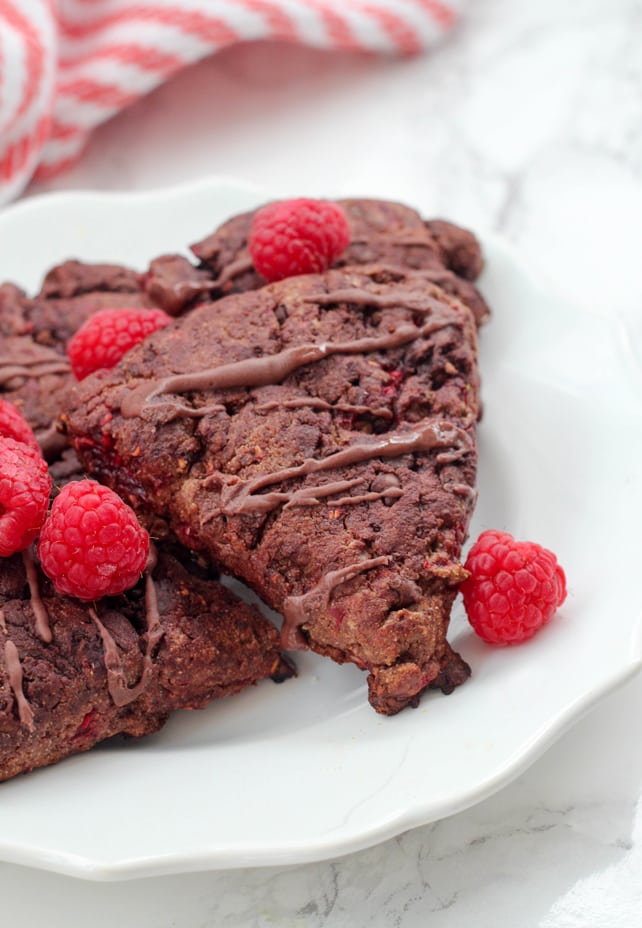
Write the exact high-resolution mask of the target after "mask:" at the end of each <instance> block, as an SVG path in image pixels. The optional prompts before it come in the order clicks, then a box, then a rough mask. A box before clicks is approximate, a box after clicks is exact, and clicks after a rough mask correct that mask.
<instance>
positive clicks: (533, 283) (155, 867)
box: [0, 175, 642, 882]
mask: <svg viewBox="0 0 642 928" xmlns="http://www.w3.org/2000/svg"><path fill="white" fill-rule="evenodd" d="M221 187H223V188H226V189H228V190H229V189H234V190H238V191H239V192H242V193H243V194H249V195H252V196H256V197H257V199H258V198H263V199H265V200H267V199H269V196H270V195H269V193H268V191H266V190H265V189H263V188H261V187H258V186H257V185H255V184H252V183H248V182H245V181H243V180H239V179H238V178H235V177H232V176H229V175H217V176H212V177H208V178H199V179H196V180H192V181H188V182H185V183H181V184H176V185H172V186H168V187H162V186H159V187H154V188H150V189H146V190H134V191H127V190H122V191H104V190H91V189H79V190H70V191H67V190H61V191H52V192H46V193H39V194H36V195H33V196H29V197H27V198H25V199H22V200H19V201H18V202H17V203H14V204H11V205H10V206H8V207H7V208H5V209H4V210H2V211H0V230H1V229H2V228H3V227H4V226H5V225H10V224H11V223H12V222H13V221H14V219H15V217H16V216H23V215H26V216H27V218H29V214H30V213H34V214H37V213H38V211H40V210H43V209H45V210H47V211H49V210H51V209H55V208H56V207H57V206H64V205H65V204H74V203H75V202H76V201H77V204H78V205H85V206H87V205H89V201H92V200H93V201H94V202H98V201H100V202H101V204H107V205H108V206H109V205H110V204H114V205H118V204H120V203H122V202H123V201H128V202H131V201H132V200H136V201H138V203H140V204H144V202H145V201H150V202H154V201H157V200H158V199H159V198H173V197H178V198H181V197H184V196H191V195H194V194H197V193H198V192H199V191H205V190H207V191H209V192H212V191H215V190H216V189H221ZM476 234H477V235H478V237H479V238H480V239H481V241H482V244H486V243H488V244H490V245H491V246H492V249H493V250H494V251H496V252H497V253H499V254H501V255H503V256H504V257H505V258H506V259H507V260H508V261H509V262H510V264H511V266H512V267H513V268H514V269H515V271H516V272H517V273H518V274H519V276H520V277H522V278H523V279H524V280H525V281H527V282H528V284H529V286H530V287H532V288H534V289H535V290H537V291H540V292H543V293H545V294H546V295H547V297H549V298H550V299H553V300H556V301H557V302H558V303H560V304H561V305H563V306H564V307H566V309H567V310H568V311H569V312H572V313H583V314H586V315H587V316H594V317H595V316H597V315H599V314H596V313H594V312H591V310H589V309H588V308H586V307H579V306H577V305H575V304H573V303H572V302H570V301H569V300H568V297H567V296H565V295H562V294H561V293H559V291H558V290H557V289H556V288H555V286H554V285H553V284H552V283H551V281H550V280H547V279H546V278H545V277H544V278H543V277H542V275H541V274H539V273H538V274H537V275H536V274H535V271H534V268H533V267H531V266H529V265H528V263H527V262H525V261H524V260H523V258H522V257H521V255H519V254H518V253H517V250H516V249H515V248H514V246H513V245H511V244H510V243H509V242H507V241H506V240H505V239H503V238H502V237H500V236H498V235H496V234H494V233H493V232H491V231H489V230H484V229H480V228H479V227H477V228H476ZM614 318H615V321H616V322H617V321H618V317H617V313H616V314H615V315H614ZM625 335H626V333H625ZM482 375H483V372H482ZM640 670H642V610H641V611H640V612H639V613H638V615H637V619H632V629H631V639H630V649H629V661H628V662H627V663H623V664H622V666H621V667H620V668H619V669H618V671H617V672H613V673H612V674H611V675H610V676H609V677H608V678H607V679H605V680H603V681H601V685H600V686H599V687H593V688H590V689H587V690H585V691H584V692H583V693H581V694H580V695H579V696H577V697H576V698H575V699H574V700H573V701H572V702H571V703H570V704H569V705H568V706H566V707H565V709H564V710H563V711H561V712H559V713H557V715H556V716H555V718H554V719H553V720H552V721H551V722H550V723H549V724H548V725H546V726H544V727H543V728H541V730H539V731H538V732H535V733H534V734H533V735H532V736H531V738H530V739H529V740H527V741H526V742H524V744H523V746H522V749H521V750H520V751H518V752H517V753H516V754H515V755H513V756H512V757H509V758H508V759H507V760H505V761H504V763H503V764H501V765H499V767H498V769H497V770H496V771H495V772H494V773H493V774H492V775H491V776H488V777H486V779H485V780H483V781H482V782H480V783H477V784H475V785H474V786H473V787H471V788H470V790H468V791H467V792H466V793H465V794H461V795H460V797H459V800H458V801H457V802H451V803H450V805H449V806H447V807H444V808H442V809H441V810H440V811H437V812H436V813H435V810H434V809H433V810H432V811H427V810H428V809H430V808H431V806H430V804H429V803H428V804H425V805H423V806H418V805H415V806H413V807H412V808H406V809H405V810H404V811H402V812H397V813H395V814H392V815H389V816H388V817H386V818H384V819H383V820H381V821H377V823H376V824H375V825H373V826H372V828H371V829H363V828H361V829H360V830H359V832H358V833H357V834H352V835H351V836H347V837H346V836H343V837H342V838H340V839H339V840H336V839H332V838H331V837H328V836H327V835H326V836H323V838H322V839H320V838H318V837H317V838H316V839H315V840H313V841H312V842H309V841H308V842H306V843H305V844H292V843H291V844H288V845H282V846H280V847H276V846H275V847H272V848H271V849H269V850H266V849H265V848H260V849H258V850H257V849H256V848H255V849H254V850H252V849H251V848H246V849H245V850H242V849H235V850H232V851H230V850H229V849H228V850H220V849H209V850H208V851H202V852H201V851H199V852H196V853H194V854H188V853H184V852H181V853H177V854H174V855H164V856H157V857H151V856H139V857H130V858H125V859H121V860H119V861H109V862H107V861H101V860H98V859H96V858H92V857H90V856H89V855H82V854H74V853H71V852H68V851H60V852H55V851H51V850H50V849H46V850H45V849H42V848H37V847H22V846H18V845H16V844H15V843H12V842H6V841H5V840H4V839H2V838H0V860H2V861H5V862H7V863H13V864H19V865H24V866H30V867H36V868H38V869H42V870H46V871H51V872H54V873H59V874H62V875H65V876H70V877H77V878H82V879H87V880H93V881H105V882H107V881H121V880H126V879H139V878H143V877H153V876H162V875H169V874H178V873H188V872H202V871H204V870H219V869H234V868H238V867H262V866H280V865H289V864H303V863H310V862H314V861H322V860H327V859H330V858H334V857H340V856H345V855H346V854H350V853H354V852H357V851H360V850H363V849H365V848H367V847H371V846H373V845H375V844H378V843H380V842H382V841H385V840H388V839H390V838H391V837H394V836H395V835H398V834H400V833H402V832H404V831H407V830H408V829H411V828H415V827H419V826H421V825H425V824H428V823H430V822H432V821H436V820H438V819H441V818H445V817H447V816H450V815H454V814H456V813H458V812H461V811H463V810H464V809H466V808H470V807H471V806H473V805H475V804H477V803H478V802H481V801H483V800H484V799H486V798H488V797H489V796H491V795H493V794H494V793H495V792H497V791H498V790H500V789H502V788H503V787H504V786H506V785H507V784H508V783H509V782H511V781H512V780H514V779H515V777H517V776H519V775H520V774H521V773H522V772H523V771H524V770H526V769H527V768H528V767H529V766H530V765H531V764H532V763H533V762H534V761H535V760H536V759H537V758H538V757H540V756H541V755H542V754H543V753H544V751H545V750H546V749H547V748H548V747H550V746H551V745H552V744H553V743H554V742H555V741H557V740H558V739H559V738H560V737H561V736H562V735H563V734H564V733H565V732H566V731H567V730H568V729H569V728H571V727H572V725H574V724H575V723H576V722H577V721H579V719H581V718H582V717H583V716H584V715H585V714H586V713H587V712H589V711H590V710H591V709H592V708H593V706H595V705H596V704H597V703H599V702H600V701H601V700H602V699H603V698H604V697H605V696H606V695H608V694H610V693H611V692H614V691H615V690H616V689H618V688H620V687H621V686H623V685H624V684H625V683H626V682H627V681H628V680H630V679H632V678H633V677H634V676H635V675H636V674H637V673H638V672H639V671H640Z"/></svg>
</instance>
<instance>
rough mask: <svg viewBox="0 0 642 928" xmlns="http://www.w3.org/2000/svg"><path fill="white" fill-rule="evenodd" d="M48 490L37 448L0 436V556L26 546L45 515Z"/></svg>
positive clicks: (46, 474)
mask: <svg viewBox="0 0 642 928" xmlns="http://www.w3.org/2000/svg"><path fill="white" fill-rule="evenodd" d="M50 493H51V477H50V476H49V470H48V468H47V465H46V463H45V461H44V460H43V457H42V455H41V454H40V451H39V450H38V451H35V450H34V449H33V448H32V447H31V445H27V444H25V443H24V442H21V441H16V440H15V439H13V438H0V557H9V556H10V555H11V554H15V553H16V551H24V549H25V548H28V547H29V545H30V544H31V542H32V541H33V540H34V539H35V537H36V535H37V534H38V532H39V531H40V526H41V525H42V523H43V522H44V519H45V516H46V515H47V508H48V506H49V494H50Z"/></svg>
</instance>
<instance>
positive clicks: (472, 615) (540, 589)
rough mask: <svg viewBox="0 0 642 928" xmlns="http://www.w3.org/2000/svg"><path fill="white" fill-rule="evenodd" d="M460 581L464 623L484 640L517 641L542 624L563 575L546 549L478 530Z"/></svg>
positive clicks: (562, 593) (556, 601) (558, 596)
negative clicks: (464, 610) (467, 573)
mask: <svg viewBox="0 0 642 928" xmlns="http://www.w3.org/2000/svg"><path fill="white" fill-rule="evenodd" d="M464 566H465V567H466V570H468V571H469V572H470V577H469V578H468V579H467V580H464V582H463V583H462V585H461V591H462V594H463V597H464V606H465V608H466V613H467V615H468V621H469V622H470V624H471V625H472V627H473V628H474V629H475V631H476V632H477V634H478V635H479V636H480V637H481V638H483V639H484V641H488V642H489V643H490V644H518V643H519V642H521V641H526V640H527V639H528V638H531V637H532V636H533V635H534V634H535V632H537V631H539V629H540V628H542V627H543V626H544V625H546V624H547V623H548V622H549V621H550V620H551V618H552V617H553V614H554V613H555V610H556V609H557V607H558V606H561V605H562V603H563V602H564V600H565V599H566V578H565V576H564V571H563V570H562V568H561V567H560V566H559V564H558V563H557V559H556V557H555V555H554V554H553V552H552V551H547V549H546V548H542V547H541V545H538V544H535V543H534V542H532V541H515V539H514V538H513V536H512V535H509V534H508V533H507V532H497V531H494V530H489V531H486V532H482V534H481V535H480V536H479V538H478V539H477V541H476V542H475V544H474V545H473V546H472V548H471V549H470V552H469V554H468V558H467V559H466V564H465V565H464Z"/></svg>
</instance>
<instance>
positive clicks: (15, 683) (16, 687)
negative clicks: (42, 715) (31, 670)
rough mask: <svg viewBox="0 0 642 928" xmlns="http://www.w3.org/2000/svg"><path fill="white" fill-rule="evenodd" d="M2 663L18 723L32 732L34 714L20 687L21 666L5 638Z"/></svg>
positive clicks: (11, 644) (16, 653) (17, 656)
mask: <svg viewBox="0 0 642 928" xmlns="http://www.w3.org/2000/svg"><path fill="white" fill-rule="evenodd" d="M4 661H5V665H6V668H7V677H8V679H9V686H10V687H11V690H12V692H13V695H14V698H15V700H16V706H17V708H18V718H19V719H20V723H21V724H22V725H24V726H25V728H28V729H29V731H33V728H34V714H33V709H32V708H31V706H30V705H29V700H28V699H27V697H26V696H25V694H24V689H23V686H22V676H23V675H22V664H21V663H20V656H19V654H18V649H17V647H16V646H15V644H14V643H13V641H12V640H11V639H10V638H7V640H6V641H5V643H4Z"/></svg>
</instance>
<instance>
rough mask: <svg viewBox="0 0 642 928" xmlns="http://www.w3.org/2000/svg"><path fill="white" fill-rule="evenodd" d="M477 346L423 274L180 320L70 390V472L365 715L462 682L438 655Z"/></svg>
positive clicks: (307, 282)
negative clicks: (246, 592)
mask: <svg viewBox="0 0 642 928" xmlns="http://www.w3.org/2000/svg"><path fill="white" fill-rule="evenodd" d="M476 351H477V338H476V327H475V321H474V318H473V316H472V313H471V311H470V310H469V308H468V307H467V306H465V305H464V304H463V303H461V302H459V301H458V300H456V299H454V298H453V297H452V296H450V295H449V294H447V293H446V292H445V291H444V290H442V289H440V288H439V287H437V286H435V285H432V284H427V283H426V280H425V277H424V276H423V275H422V274H413V273H411V272H406V273H404V272H402V271H391V270H390V269H388V268H384V269H382V268H377V267H374V268H346V269H343V270H335V271H330V272H328V273H327V274H323V275H310V276H301V277H295V278H290V279H288V280H285V281H281V282H280V283H277V284H272V285H270V286H267V287H264V288H263V289H260V290H256V291H252V292H247V293H244V294H237V295H232V296H229V297H226V298H224V299H221V300H219V301H218V302H217V303H214V304H211V305H204V306H201V307H197V308H196V309H194V310H192V311H191V312H190V313H189V314H188V315H187V316H184V317H182V318H181V319H178V320H176V321H174V322H173V323H171V324H170V325H168V326H167V327H165V328H164V329H162V330H160V331H159V332H156V333H155V334H154V335H152V336H150V337H149V338H148V339H147V340H146V341H145V342H144V343H143V344H142V345H139V346H138V347H137V348H135V349H133V350H132V351H131V352H129V353H128V354H127V355H126V356H125V358H124V359H123V360H122V361H121V363H120V364H119V365H118V366H117V367H116V368H115V369H114V370H113V371H109V372H107V371H105V372H98V373H96V374H94V375H92V376H91V377H88V378H87V379H86V380H84V381H83V382H82V383H80V384H78V385H77V386H76V387H74V389H73V390H72V391H70V394H69V399H70V408H69V411H68V413H67V415H66V416H65V417H64V419H65V421H66V426H67V429H68V432H69V435H70V437H71V440H72V442H73V444H74V447H75V448H76V450H77V453H78V454H79V456H80V458H81V460H82V461H83V464H84V466H85V467H86V468H87V469H88V471H89V472H90V473H93V474H95V475H96V476H97V477H98V478H99V479H100V480H101V481H102V482H104V483H107V484H109V485H111V486H112V487H114V488H115V489H116V490H117V491H118V492H119V493H120V494H121V495H122V496H123V498H124V499H126V500H128V501H129V502H130V503H131V504H132V505H133V506H134V508H136V509H137V510H138V512H139V514H140V516H141V518H142V519H143V520H146V519H147V520H151V519H155V520H156V523H155V524H156V531H158V520H159V518H160V519H162V520H164V521H165V523H166V525H167V526H168V529H169V530H171V532H173V533H174V534H175V535H176V537H177V538H179V539H180V540H181V542H183V543H184V544H186V545H187V546H189V547H192V548H194V549H195V550H197V551H203V552H206V553H207V555H209V557H211V558H212V559H213V560H214V561H215V562H216V563H217V564H219V565H221V567H222V568H223V569H225V570H226V571H228V572H230V573H232V574H234V575H236V576H237V577H240V578H242V579H243V580H244V581H246V582H247V583H248V584H249V585H250V586H251V587H253V588H254V589H255V590H256V591H257V593H258V594H259V595H260V596H262V597H263V599H264V600H265V601H266V602H267V603H268V604H269V605H270V606H271V607H273V608H274V609H276V610H277V611H279V612H281V613H282V614H283V616H284V623H283V628H282V642H283V644H284V646H285V647H286V648H302V647H309V648H312V649H313V650H315V651H317V652H319V653H321V654H326V655H329V656H330V657H332V658H334V660H336V661H339V662H344V661H351V662H353V663H355V664H356V665H358V666H359V667H361V668H363V669H367V670H368V671H369V677H368V684H369V697H370V701H371V703H372V705H373V706H374V707H375V709H376V710H377V711H379V712H382V713H385V714H393V713H395V712H397V711H398V710H399V709H401V708H403V707H404V706H405V705H408V704H416V702H417V700H418V697H419V694H420V693H421V692H422V691H423V690H425V689H426V688H427V687H429V686H437V687H440V688H441V689H443V690H444V691H445V692H449V691H451V690H452V689H453V687H454V686H455V685H457V684H458V683H461V682H463V680H465V679H466V677H467V676H468V674H469V672H470V671H469V668H468V666H467V665H466V664H465V663H464V662H463V661H462V660H461V658H460V657H459V656H458V655H456V654H455V653H454V652H453V651H452V650H451V648H450V647H449V645H448V643H447V641H446V631H447V627H448V621H449V615H450V609H451V606H452V602H453V599H454V597H455V595H456V589H457V585H458V583H459V582H460V581H461V580H462V579H463V578H464V576H465V571H464V570H463V568H462V566H461V564H460V563H459V557H460V552H461V547H462V544H463V542H464V539H465V537H466V532H467V526H468V522H469V518H470V515H471V513H472V509H473V505H474V501H475V497H476V490H475V489H474V485H475V471H476V445H475V426H476V419H477V416H478V373H477V364H476Z"/></svg>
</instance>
